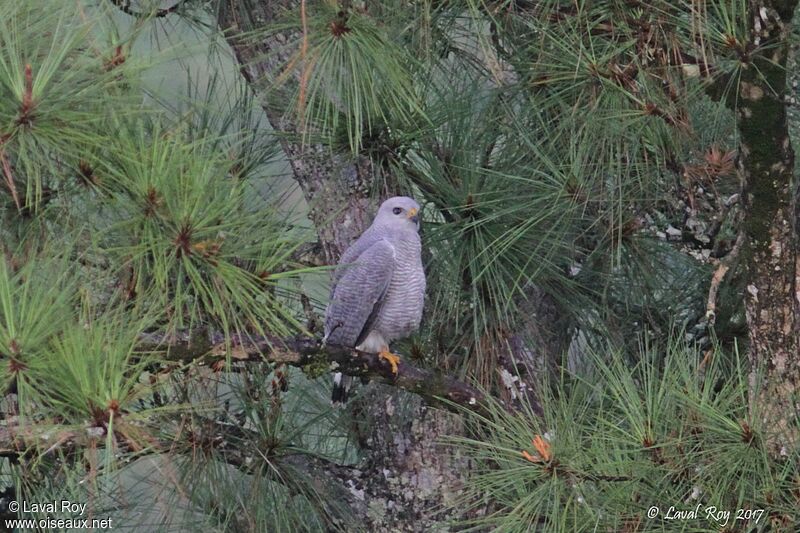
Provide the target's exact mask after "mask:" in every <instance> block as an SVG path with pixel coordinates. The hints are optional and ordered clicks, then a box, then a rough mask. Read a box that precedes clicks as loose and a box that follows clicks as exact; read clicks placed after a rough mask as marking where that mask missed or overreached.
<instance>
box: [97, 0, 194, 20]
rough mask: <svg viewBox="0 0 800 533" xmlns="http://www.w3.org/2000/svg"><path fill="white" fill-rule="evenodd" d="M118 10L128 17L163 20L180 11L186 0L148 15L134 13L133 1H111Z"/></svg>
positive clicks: (180, 0) (179, 0)
mask: <svg viewBox="0 0 800 533" xmlns="http://www.w3.org/2000/svg"><path fill="white" fill-rule="evenodd" d="M109 1H110V2H111V3H112V4H113V5H114V6H115V7H116V8H117V9H119V10H120V11H122V12H123V13H125V14H126V15H130V16H132V17H136V18H146V17H155V18H163V17H166V16H167V15H169V14H171V13H175V12H177V11H178V9H180V7H181V5H183V4H184V0H178V1H177V2H175V3H174V4H173V5H171V6H169V7H165V8H162V9H157V10H156V11H155V12H152V13H146V12H139V11H134V10H133V8H131V0H109Z"/></svg>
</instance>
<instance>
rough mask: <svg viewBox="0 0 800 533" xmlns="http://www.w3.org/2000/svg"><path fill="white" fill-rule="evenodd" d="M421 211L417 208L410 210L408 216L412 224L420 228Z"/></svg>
mask: <svg viewBox="0 0 800 533" xmlns="http://www.w3.org/2000/svg"><path fill="white" fill-rule="evenodd" d="M418 213H419V210H418V209H417V208H416V207H412V208H411V209H409V210H408V215H406V216H407V217H408V218H409V219H410V220H411V222H413V223H414V224H416V225H418V226H419V214H418Z"/></svg>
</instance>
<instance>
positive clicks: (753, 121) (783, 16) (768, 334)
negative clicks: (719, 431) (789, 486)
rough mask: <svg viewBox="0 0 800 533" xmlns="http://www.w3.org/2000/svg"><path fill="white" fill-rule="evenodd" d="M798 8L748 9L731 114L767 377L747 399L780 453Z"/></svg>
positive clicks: (753, 341) (752, 312) (791, 406)
mask: <svg viewBox="0 0 800 533" xmlns="http://www.w3.org/2000/svg"><path fill="white" fill-rule="evenodd" d="M796 5H797V0H784V1H772V2H768V1H767V2H754V3H752V4H751V9H750V11H749V17H750V23H751V32H752V34H751V39H752V42H753V44H755V45H757V48H755V50H754V51H753V52H752V54H751V56H750V57H749V58H746V59H747V61H745V62H744V63H743V67H742V75H741V81H740V85H739V101H738V104H737V109H736V113H737V121H738V127H739V133H740V139H741V156H740V165H741V170H742V173H743V175H744V178H745V194H744V200H745V220H744V232H745V236H746V240H745V247H744V249H743V257H744V259H745V264H747V265H748V283H747V288H746V295H745V308H746V315H747V323H748V327H749V336H750V347H749V353H750V358H751V361H752V363H753V365H754V367H761V366H762V365H763V371H764V375H763V378H764V379H763V382H762V383H756V379H755V378H756V376H757V375H758V373H757V371H755V370H754V374H753V380H752V381H753V383H752V386H753V392H754V397H753V398H752V399H753V401H754V407H755V408H756V412H757V413H758V416H760V417H761V419H762V421H763V422H764V427H765V428H767V429H769V431H771V432H772V431H774V432H775V435H774V438H773V439H771V442H772V444H773V445H774V446H776V447H777V449H778V450H780V449H781V448H782V447H783V446H785V445H787V444H789V443H796V442H797V426H796V424H797V416H798V408H799V407H800V405H799V404H798V399H797V394H798V392H800V357H798V348H800V342H799V341H798V326H799V325H800V321H799V320H798V314H797V312H798V300H797V293H796V290H797V279H796V276H797V273H798V264H797V261H798V254H797V230H796V225H795V217H794V213H795V203H796V202H795V199H794V197H795V195H794V191H793V189H792V174H793V171H794V151H793V149H792V144H791V140H790V138H789V129H788V123H787V115H786V105H785V95H786V70H785V68H786V64H787V55H788V37H789V31H790V27H791V19H792V16H793V14H794V9H795V7H796ZM792 426H794V429H792Z"/></svg>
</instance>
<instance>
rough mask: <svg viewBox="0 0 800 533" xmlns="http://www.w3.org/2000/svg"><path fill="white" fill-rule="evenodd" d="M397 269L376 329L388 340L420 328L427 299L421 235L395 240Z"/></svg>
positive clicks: (401, 336) (390, 283)
mask: <svg viewBox="0 0 800 533" xmlns="http://www.w3.org/2000/svg"><path fill="white" fill-rule="evenodd" d="M392 244H393V245H394V247H395V268H394V272H393V273H392V280H391V281H390V282H389V287H388V289H387V291H386V296H385V299H384V302H383V305H382V306H381V309H380V312H379V314H378V318H377V320H376V323H375V327H374V329H376V330H378V331H379V332H380V333H381V334H382V335H383V337H384V338H385V339H386V341H387V342H391V341H392V340H393V339H400V338H403V337H407V336H409V335H410V334H412V333H413V332H414V331H416V330H417V328H418V327H419V323H420V320H421V319H422V309H423V306H424V301H425V271H424V270H423V269H422V253H421V252H422V247H421V245H420V240H419V235H417V234H416V233H414V234H413V237H411V238H407V239H403V240H399V241H396V242H393V243H392Z"/></svg>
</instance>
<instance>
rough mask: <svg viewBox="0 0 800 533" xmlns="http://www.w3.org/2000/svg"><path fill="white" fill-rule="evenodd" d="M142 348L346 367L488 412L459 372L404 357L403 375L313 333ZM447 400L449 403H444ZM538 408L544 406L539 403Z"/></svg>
mask: <svg viewBox="0 0 800 533" xmlns="http://www.w3.org/2000/svg"><path fill="white" fill-rule="evenodd" d="M139 349H140V350H142V351H152V350H159V351H161V350H166V352H167V355H166V359H167V360H169V361H176V362H183V363H190V362H194V363H200V364H209V365H212V364H215V363H219V362H220V361H223V360H224V358H225V357H227V353H228V351H230V356H231V359H232V360H233V361H235V362H257V361H261V362H263V361H268V362H270V363H280V364H288V365H291V366H295V367H305V368H307V369H311V370H317V369H325V370H328V371H330V372H341V373H343V374H346V375H348V376H355V377H366V378H369V379H372V380H377V381H380V382H382V383H386V384H389V385H392V386H395V387H398V388H401V389H404V390H407V391H409V392H413V393H414V394H417V395H419V396H421V397H422V398H424V399H425V400H426V401H427V402H428V403H429V404H433V405H444V406H446V407H448V408H450V409H452V410H458V408H459V407H465V408H467V409H470V410H472V411H477V412H482V411H483V403H484V399H485V397H486V396H485V394H484V393H483V392H481V391H480V390H478V389H476V388H475V387H473V386H472V385H470V384H468V383H466V382H464V381H461V380H459V379H457V378H456V377H454V376H450V375H447V374H443V373H441V372H438V371H434V370H428V369H424V368H420V367H418V366H415V365H413V364H411V363H409V362H408V361H407V360H401V361H400V363H399V365H398V371H397V374H393V373H392V369H391V366H390V365H389V364H388V363H387V362H386V361H384V360H383V359H380V358H379V357H378V355H377V354H373V353H367V352H362V351H359V350H354V349H352V348H347V347H344V346H338V345H331V344H328V345H324V344H322V342H321V341H320V340H318V339H314V338H310V337H301V336H298V337H290V338H286V339H280V338H275V337H256V336H253V337H248V338H239V337H234V338H233V339H231V341H230V344H227V343H226V341H225V338H224V336H223V335H221V334H219V333H214V334H210V335H207V336H205V335H199V336H198V335H195V336H191V335H189V334H186V333H183V334H181V333H179V334H176V335H172V336H165V335H163V334H158V333H144V334H142V336H141V344H140V346H139ZM442 400H446V402H444V403H443V402H442ZM457 406H458V407H457ZM534 408H535V409H538V405H537V406H534Z"/></svg>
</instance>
